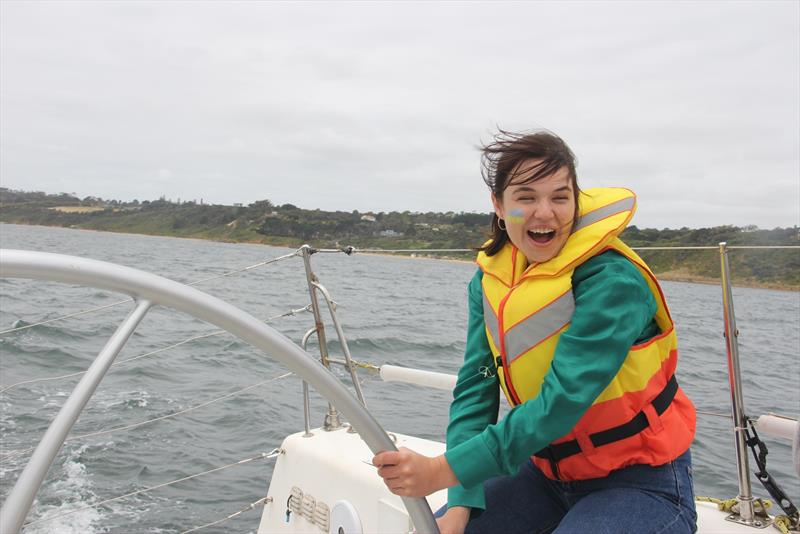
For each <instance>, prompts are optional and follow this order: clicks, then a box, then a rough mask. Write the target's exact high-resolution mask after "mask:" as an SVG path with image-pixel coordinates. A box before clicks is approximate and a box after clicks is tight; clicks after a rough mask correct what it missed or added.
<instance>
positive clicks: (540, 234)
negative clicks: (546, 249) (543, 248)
mask: <svg viewBox="0 0 800 534" xmlns="http://www.w3.org/2000/svg"><path fill="white" fill-rule="evenodd" d="M528 237H530V238H531V239H532V240H533V241H534V242H535V243H538V244H540V245H546V244H547V243H549V242H550V241H552V240H553V239H554V238H555V237H556V231H555V230H549V229H546V228H537V229H535V230H528Z"/></svg>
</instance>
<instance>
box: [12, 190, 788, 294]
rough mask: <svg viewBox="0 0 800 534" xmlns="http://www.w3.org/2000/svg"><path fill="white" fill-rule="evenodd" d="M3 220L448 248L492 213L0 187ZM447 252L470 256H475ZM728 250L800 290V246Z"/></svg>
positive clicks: (645, 240) (771, 283) (729, 234)
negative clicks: (136, 197)
mask: <svg viewBox="0 0 800 534" xmlns="http://www.w3.org/2000/svg"><path fill="white" fill-rule="evenodd" d="M0 222H6V223H17V224H35V225H47V226H65V227H71V228H84V229H92V230H103V231H111V232H129V233H138V234H149V235H163V236H175V237H193V238H201V239H213V240H219V241H229V242H249V243H264V244H269V245H283V246H299V245H301V244H303V243H309V244H311V245H313V246H316V247H320V248H328V247H330V248H334V247H344V246H348V245H353V246H355V247H357V248H361V249H364V248H381V249H442V248H448V249H449V248H471V247H475V246H479V245H480V244H481V243H482V242H483V241H484V240H485V239H486V235H487V229H488V226H489V214H488V213H453V212H447V213H433V212H428V213H416V212H409V211H404V212H389V213H384V212H379V213H375V212H358V211H352V212H344V211H322V210H318V209H316V210H309V209H302V208H299V207H297V206H294V205H292V204H284V205H281V206H276V205H273V204H272V203H271V202H270V201H269V200H260V201H257V202H253V203H252V204H250V205H248V206H238V205H237V206H224V205H215V204H202V203H199V204H198V203H196V202H193V201H192V202H172V201H170V200H166V199H163V198H161V199H159V200H154V201H147V200H145V201H143V202H139V201H133V202H119V201H116V200H103V199H100V198H95V197H87V198H84V199H79V198H77V197H74V196H72V195H69V194H66V193H61V194H58V195H51V194H46V193H42V192H24V191H13V190H9V189H6V188H0ZM622 238H623V239H624V240H625V242H626V243H628V244H629V245H630V246H633V247H654V246H716V245H718V244H719V242H721V241H726V242H727V243H728V244H729V245H762V246H763V245H800V229H798V227H797V226H795V227H792V228H775V229H772V230H762V229H758V228H755V227H736V226H718V227H714V228H700V229H690V228H681V229H678V230H670V229H662V230H657V229H652V228H647V229H640V228H637V227H636V226H631V227H629V228H627V229H626V230H625V232H624V233H623V235H622ZM640 254H641V256H642V258H643V259H644V260H645V261H647V263H648V264H649V265H650V266H651V268H652V269H653V270H654V271H655V272H656V273H657V274H660V275H662V277H663V278H667V279H683V280H688V281H700V282H704V281H709V282H710V281H714V280H718V279H719V255H718V254H717V253H716V252H715V251H713V250H680V251H650V250H645V251H640ZM447 256H448V257H455V258H462V259H468V258H471V257H472V256H473V254H469V253H465V254H453V253H450V254H447ZM729 256H730V258H731V270H732V273H733V279H734V282H735V283H737V284H740V285H754V286H765V287H777V288H785V289H795V290H797V289H800V250H797V249H783V250H770V251H762V250H734V251H731V253H730V255H729Z"/></svg>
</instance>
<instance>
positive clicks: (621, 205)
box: [572, 197, 636, 233]
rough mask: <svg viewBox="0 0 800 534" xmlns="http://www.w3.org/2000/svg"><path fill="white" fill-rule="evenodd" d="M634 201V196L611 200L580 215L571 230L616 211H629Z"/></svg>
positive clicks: (583, 226) (580, 227) (613, 213)
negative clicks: (607, 203) (605, 204)
mask: <svg viewBox="0 0 800 534" xmlns="http://www.w3.org/2000/svg"><path fill="white" fill-rule="evenodd" d="M635 203H636V199H635V198H634V197H630V198H623V199H622V200H617V201H616V202H612V203H611V204H609V205H608V206H603V207H602V208H599V209H596V210H594V211H590V212H589V213H586V214H584V215H581V216H580V217H579V218H578V220H577V221H575V227H574V228H573V229H572V231H573V233H574V232H577V231H578V230H580V229H582V228H585V227H587V226H589V225H590V224H594V223H596V222H597V221H599V220H601V219H605V218H606V217H609V216H611V215H616V214H617V213H621V212H623V211H630V210H632V209H633V206H634V204H635Z"/></svg>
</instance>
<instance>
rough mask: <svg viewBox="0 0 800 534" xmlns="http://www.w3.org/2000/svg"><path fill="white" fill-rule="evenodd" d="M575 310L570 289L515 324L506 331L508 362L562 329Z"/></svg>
mask: <svg viewBox="0 0 800 534" xmlns="http://www.w3.org/2000/svg"><path fill="white" fill-rule="evenodd" d="M574 311H575V299H574V297H573V296H572V290H569V291H567V292H566V293H564V294H563V295H561V296H560V297H558V298H557V299H556V300H554V301H553V302H551V303H550V304H548V305H547V306H545V307H544V308H542V309H541V310H539V311H538V312H536V313H535V314H533V315H531V316H530V317H528V318H527V319H525V320H524V321H522V322H520V323H517V324H515V325H514V326H513V327H512V328H511V330H509V331H508V332H507V333H506V358H507V359H508V363H509V364H510V363H511V362H513V361H514V360H516V359H517V358H519V357H520V356H522V355H523V354H524V353H525V352H527V351H528V350H530V348H531V347H533V346H535V345H538V344H539V343H541V342H542V341H544V340H545V339H547V338H548V337H550V336H552V335H553V334H555V333H556V332H558V331H559V330H561V328H563V327H564V325H566V324H567V323H569V322H570V321H571V320H572V313H573V312H574Z"/></svg>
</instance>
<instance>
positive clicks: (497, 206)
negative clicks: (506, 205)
mask: <svg viewBox="0 0 800 534" xmlns="http://www.w3.org/2000/svg"><path fill="white" fill-rule="evenodd" d="M492 206H494V212H495V214H497V217H498V218H499V219H505V218H506V217H505V210H503V203H502V202H501V201H499V200H497V197H496V196H495V194H494V193H492Z"/></svg>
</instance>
